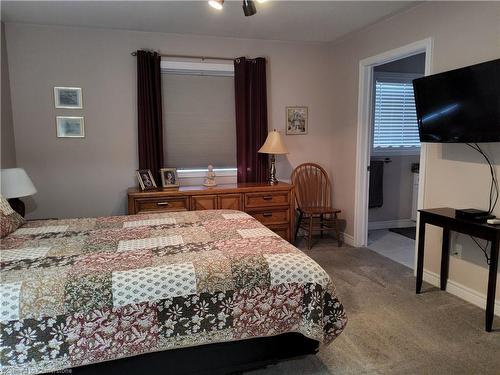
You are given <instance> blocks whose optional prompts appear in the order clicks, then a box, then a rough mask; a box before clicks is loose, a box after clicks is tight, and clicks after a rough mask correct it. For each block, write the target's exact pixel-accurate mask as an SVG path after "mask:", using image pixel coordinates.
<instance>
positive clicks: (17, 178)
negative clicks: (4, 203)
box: [1, 168, 36, 199]
mask: <svg viewBox="0 0 500 375" xmlns="http://www.w3.org/2000/svg"><path fill="white" fill-rule="evenodd" d="M1 193H2V195H3V196H4V197H5V198H7V199H10V198H21V197H27V196H29V195H33V194H35V193H36V188H35V186H34V185H33V182H31V179H30V178H29V177H28V175H27V174H26V171H25V170H24V169H22V168H8V169H2V171H1Z"/></svg>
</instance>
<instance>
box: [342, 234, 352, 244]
mask: <svg viewBox="0 0 500 375" xmlns="http://www.w3.org/2000/svg"><path fill="white" fill-rule="evenodd" d="M342 238H343V240H344V243H345V244H346V245H349V246H353V247H354V237H353V236H351V235H350V234H347V233H342Z"/></svg>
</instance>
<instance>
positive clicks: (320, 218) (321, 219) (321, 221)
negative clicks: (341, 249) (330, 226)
mask: <svg viewBox="0 0 500 375" xmlns="http://www.w3.org/2000/svg"><path fill="white" fill-rule="evenodd" d="M319 222H320V225H321V238H323V214H321V215H320V216H319Z"/></svg>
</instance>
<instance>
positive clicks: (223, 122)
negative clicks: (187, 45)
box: [162, 61, 236, 170]
mask: <svg viewBox="0 0 500 375" xmlns="http://www.w3.org/2000/svg"><path fill="white" fill-rule="evenodd" d="M214 66H215V68H214ZM233 75H234V73H233V65H232V64H206V63H191V62H168V61H162V94H163V122H164V129H163V134H164V160H165V162H164V163H165V167H175V168H179V169H190V170H193V169H196V170H198V169H202V170H206V168H207V166H208V165H209V164H212V165H213V166H214V167H216V168H224V169H226V168H235V167H236V125H235V109H234V78H233Z"/></svg>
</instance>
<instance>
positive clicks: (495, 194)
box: [466, 143, 500, 265]
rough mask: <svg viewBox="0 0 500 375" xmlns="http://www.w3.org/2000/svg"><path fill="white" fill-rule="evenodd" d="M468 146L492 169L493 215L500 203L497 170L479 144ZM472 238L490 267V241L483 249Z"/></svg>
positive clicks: (491, 202) (491, 206)
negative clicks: (499, 200) (499, 201)
mask: <svg viewBox="0 0 500 375" xmlns="http://www.w3.org/2000/svg"><path fill="white" fill-rule="evenodd" d="M466 145H467V146H469V147H470V148H472V149H473V150H476V151H477V152H479V153H480V154H481V155H482V156H483V157H484V159H485V160H486V162H487V163H488V166H489V168H490V175H491V184H490V194H489V205H488V214H491V213H492V212H493V211H494V210H495V207H496V205H497V203H498V197H499V195H500V191H499V187H498V179H497V176H496V171H495V168H494V167H493V164H492V163H491V161H490V158H489V157H488V155H486V153H485V152H484V151H483V150H482V149H481V147H480V146H479V145H478V144H477V143H474V144H473V145H472V144H470V143H466ZM470 238H472V240H473V241H474V242H475V243H476V245H477V246H478V247H479V248H480V249H481V251H482V252H483V254H484V256H485V258H486V263H487V264H488V265H489V264H490V257H489V255H488V245H489V244H490V241H487V242H486V245H485V247H483V246H481V244H480V243H479V242H478V241H477V240H476V239H475V238H474V237H472V236H470Z"/></svg>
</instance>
